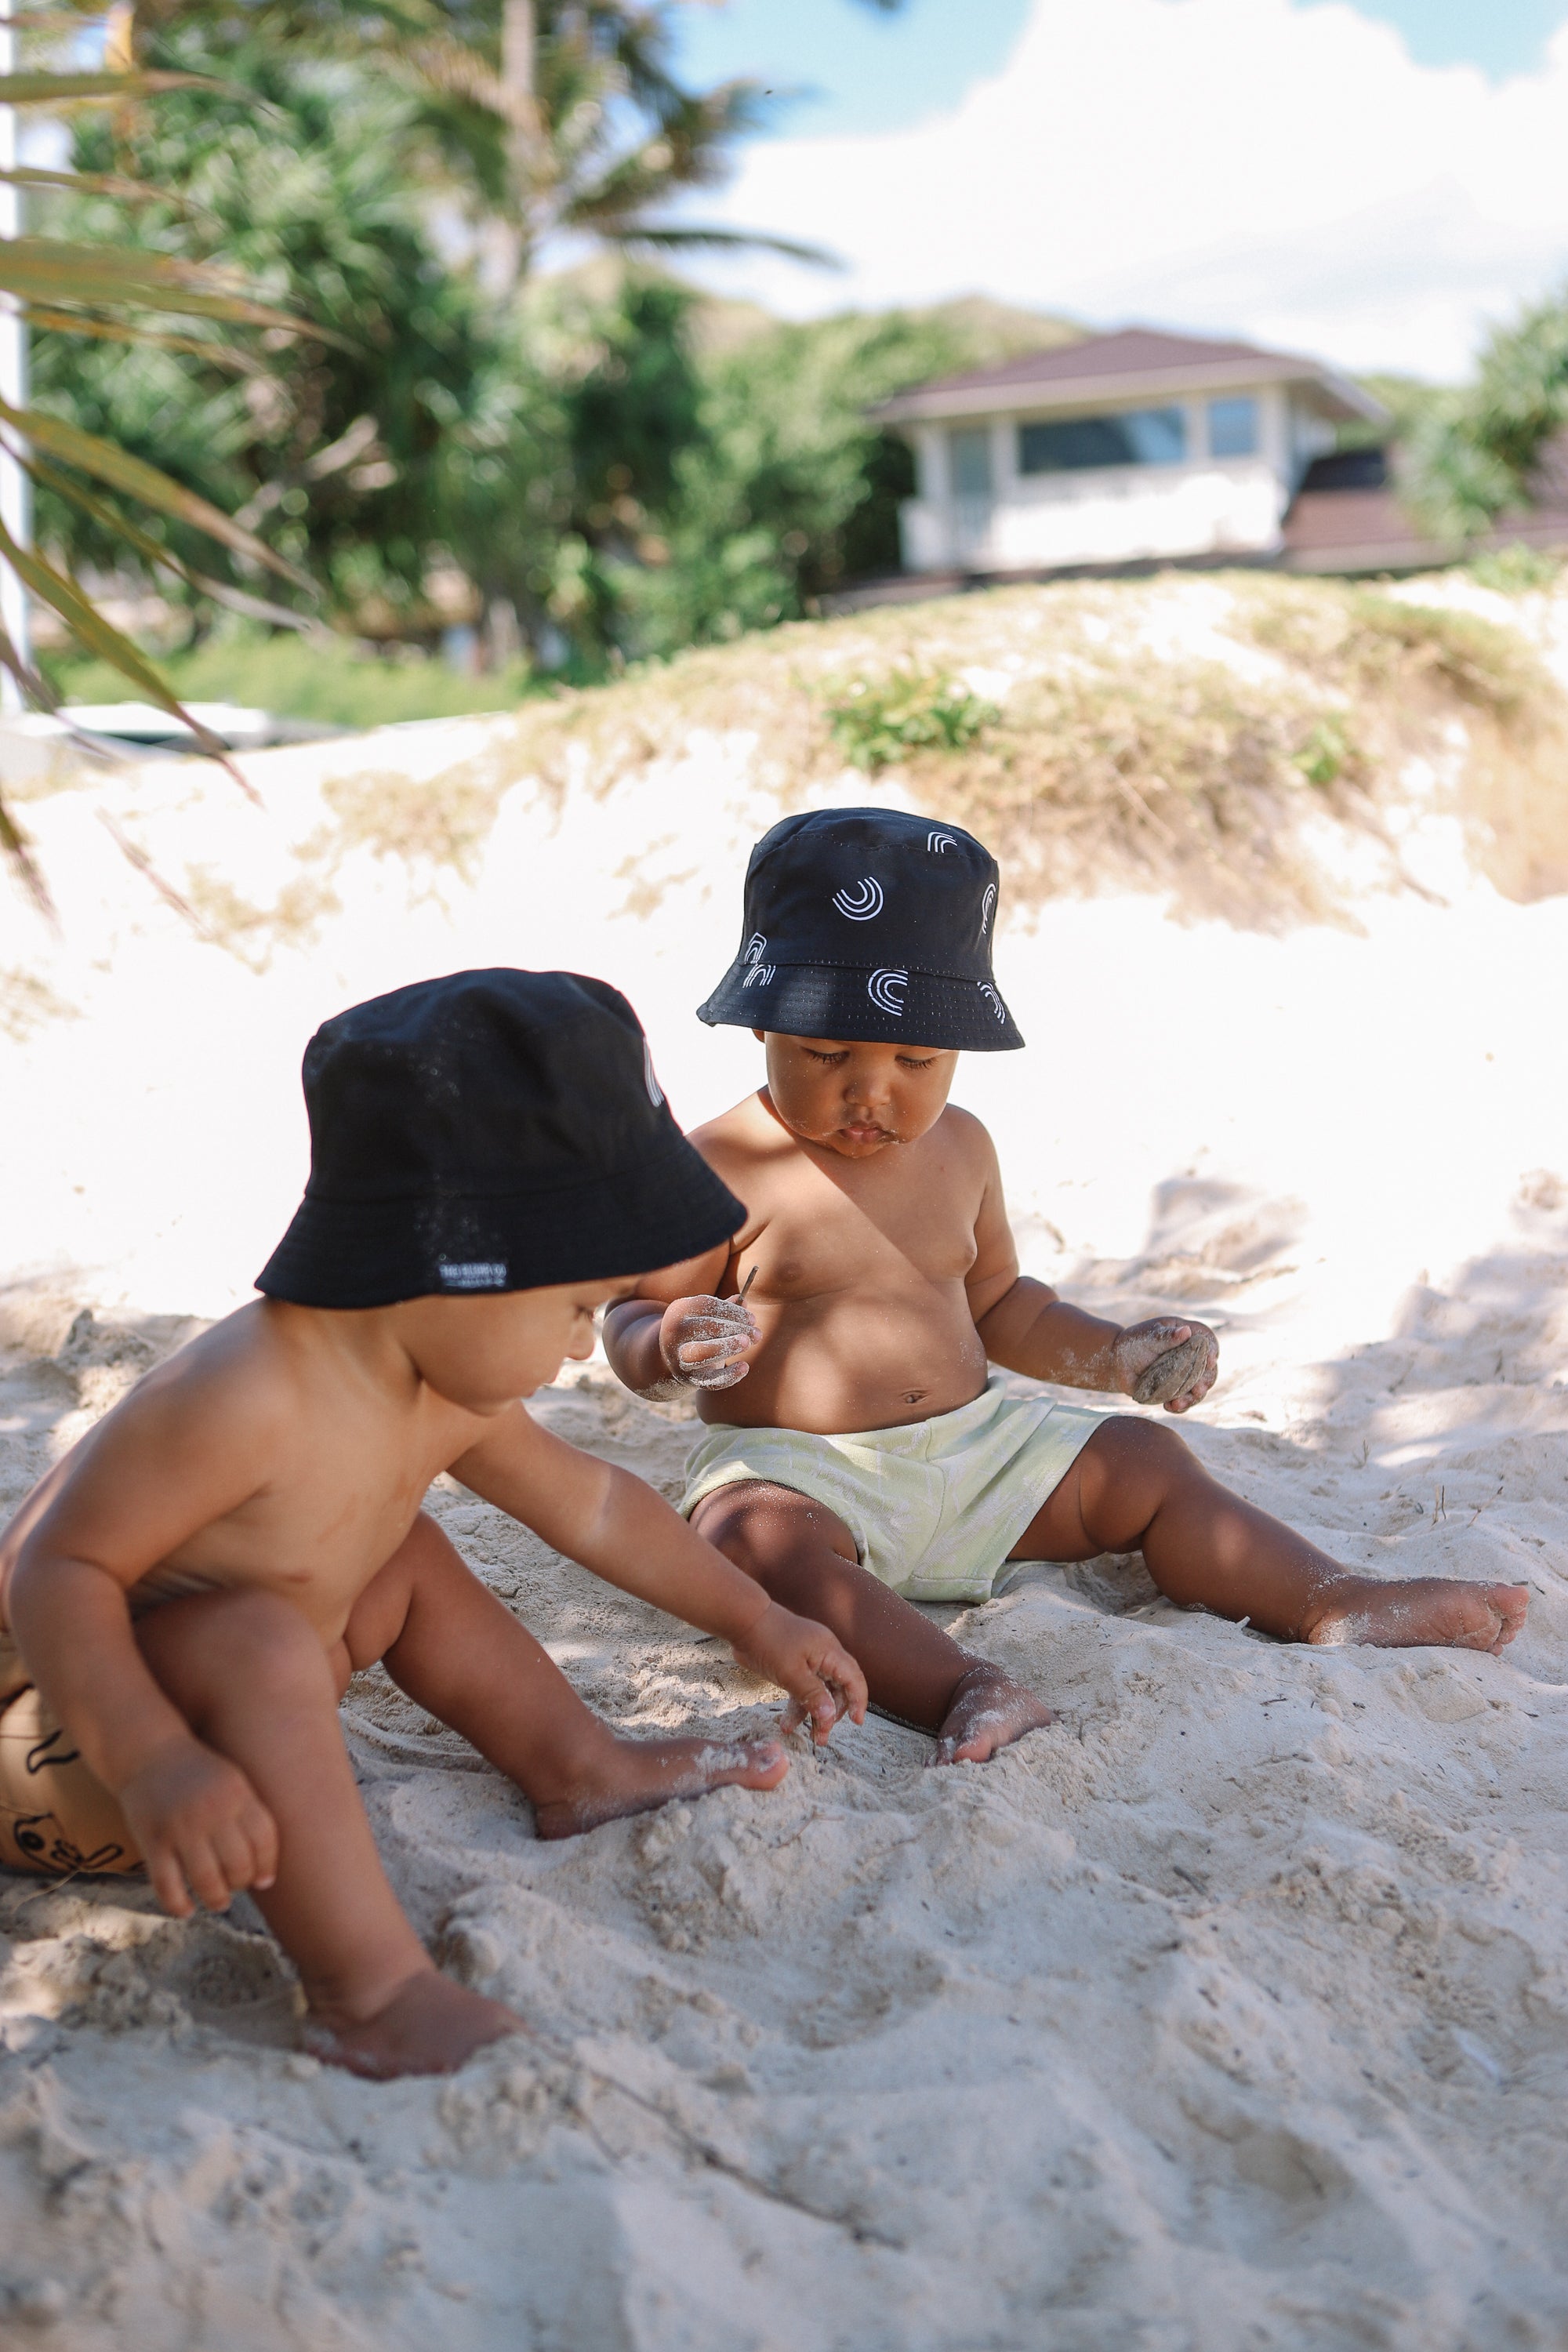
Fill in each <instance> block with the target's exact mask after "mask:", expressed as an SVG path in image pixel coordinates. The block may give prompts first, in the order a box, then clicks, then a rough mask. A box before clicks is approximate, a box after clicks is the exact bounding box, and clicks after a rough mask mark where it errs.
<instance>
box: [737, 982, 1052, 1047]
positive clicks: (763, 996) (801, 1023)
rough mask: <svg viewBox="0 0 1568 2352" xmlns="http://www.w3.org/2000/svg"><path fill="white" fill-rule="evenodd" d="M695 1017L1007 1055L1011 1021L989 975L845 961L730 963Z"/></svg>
mask: <svg viewBox="0 0 1568 2352" xmlns="http://www.w3.org/2000/svg"><path fill="white" fill-rule="evenodd" d="M697 1018H698V1019H699V1021H705V1022H706V1023H707V1024H708V1025H709V1027H710V1028H736V1029H772V1030H773V1031H774V1032H775V1033H776V1034H781V1035H784V1036H789V1037H843V1038H846V1039H847V1040H849V1041H851V1042H854V1043H864V1044H867V1045H899V1044H901V1043H902V1041H903V1040H904V1039H905V1038H908V1039H909V1041H910V1044H911V1045H931V1046H934V1047H936V1048H938V1049H939V1050H945V1051H948V1052H952V1053H960V1054H1010V1053H1016V1051H1017V1049H1018V1048H1019V1047H1020V1046H1021V1045H1023V1043H1024V1038H1023V1034H1022V1033H1021V1031H1020V1030H1019V1028H1018V1024H1017V1023H1016V1021H1015V1020H1014V1018H1013V1016H1012V1014H1011V1013H1009V1012H1008V1010H1007V1007H1006V1005H1005V1003H1003V1001H1002V998H1001V995H1000V993H999V992H998V991H997V990H996V989H995V988H994V987H993V985H992V984H991V982H989V981H974V980H955V979H953V978H952V977H951V976H950V975H949V974H947V973H944V972H931V971H889V970H888V969H886V968H884V967H881V966H879V967H878V968H877V969H875V970H873V969H871V968H870V967H869V966H862V967H855V966H850V965H844V964H808V963H796V964H785V963H781V964H776V965H770V964H763V963H745V962H742V961H736V962H734V963H732V964H731V967H730V969H729V971H727V972H726V973H725V975H724V977H723V979H722V980H721V982H720V983H719V985H718V987H717V988H716V989H715V990H714V991H713V993H712V995H711V996H710V998H709V999H708V1002H707V1003H706V1004H701V1005H699V1007H698V1010H697Z"/></svg>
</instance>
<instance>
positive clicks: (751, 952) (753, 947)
mask: <svg viewBox="0 0 1568 2352" xmlns="http://www.w3.org/2000/svg"><path fill="white" fill-rule="evenodd" d="M767 944H768V943H767V940H765V939H764V938H763V934H762V932H761V931H753V932H752V936H751V938H750V939H749V940H747V941H746V945H745V949H744V950H743V953H744V956H745V961H747V962H748V963H761V961H762V960H763V955H764V953H765V952H766V950H767Z"/></svg>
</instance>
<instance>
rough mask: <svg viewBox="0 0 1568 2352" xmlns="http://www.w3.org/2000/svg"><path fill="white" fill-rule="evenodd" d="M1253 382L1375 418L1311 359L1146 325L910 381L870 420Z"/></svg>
mask: <svg viewBox="0 0 1568 2352" xmlns="http://www.w3.org/2000/svg"><path fill="white" fill-rule="evenodd" d="M1262 383H1295V384H1301V385H1305V386H1308V387H1310V390H1311V392H1312V394H1313V395H1314V405H1315V406H1317V407H1319V408H1320V409H1321V411H1322V413H1323V415H1326V416H1330V417H1350V416H1363V417H1369V418H1372V419H1373V420H1375V421H1378V422H1381V421H1382V419H1383V416H1384V411H1383V408H1382V407H1381V405H1380V404H1379V403H1378V402H1377V401H1375V400H1373V397H1372V395H1371V394H1369V393H1364V392H1363V391H1362V390H1361V388H1360V386H1359V385H1358V384H1353V383H1350V382H1349V381H1348V379H1347V378H1345V377H1343V376H1341V375H1338V374H1336V373H1335V372H1334V371H1333V369H1331V368H1327V367H1324V366H1322V365H1321V362H1318V361H1317V360H1309V359H1302V358H1300V357H1299V356H1297V355H1296V354H1294V353H1292V352H1267V351H1262V350H1260V349H1258V346H1257V345H1255V344H1252V343H1236V342H1214V341H1209V340H1207V339H1206V338H1205V337H1203V336H1199V335H1166V334H1162V333H1161V332H1160V331H1158V330H1157V329H1155V328H1152V327H1124V328H1122V329H1121V331H1120V332H1119V333H1117V334H1114V335H1087V336H1085V337H1084V339H1083V341H1081V342H1077V343H1063V344H1059V345H1058V346H1057V348H1056V349H1054V350H1049V351H1041V352H1024V353H1023V354H1022V356H1021V357H1019V358H1017V359H1013V360H1004V361H1002V362H1000V363H999V364H998V365H996V366H994V367H984V368H971V369H969V370H968V371H967V372H966V373H964V374H963V375H949V376H938V377H937V378H936V379H935V380H934V381H933V382H932V383H919V384H913V385H911V386H910V389H909V390H908V391H907V392H900V393H898V394H895V395H894V397H893V398H892V399H891V400H884V401H880V402H879V404H877V406H876V407H875V408H873V409H872V410H871V412H870V414H871V415H873V416H874V417H876V418H877V419H878V420H879V422H880V423H882V424H884V425H903V424H914V423H917V422H925V421H927V420H930V419H933V418H941V417H950V416H951V417H958V416H992V415H1019V414H1035V415H1038V414H1040V413H1041V412H1043V411H1046V410H1050V409H1078V410H1080V411H1081V410H1084V409H1086V408H1090V407H1092V406H1094V405H1095V404H1097V403H1099V402H1103V401H1110V402H1118V401H1127V400H1152V399H1156V398H1166V397H1170V396H1173V395H1180V394H1183V393H1194V392H1225V391H1227V390H1230V389H1232V388H1236V389H1240V388H1242V387H1244V386H1250V385H1253V384H1262Z"/></svg>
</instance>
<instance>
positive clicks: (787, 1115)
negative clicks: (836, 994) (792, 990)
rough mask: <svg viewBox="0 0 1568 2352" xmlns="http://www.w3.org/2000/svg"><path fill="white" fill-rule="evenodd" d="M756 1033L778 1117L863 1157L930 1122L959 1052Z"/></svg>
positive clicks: (849, 1156)
mask: <svg viewBox="0 0 1568 2352" xmlns="http://www.w3.org/2000/svg"><path fill="white" fill-rule="evenodd" d="M756 1034H757V1035H758V1036H759V1037H761V1038H762V1039H763V1045H765V1046H766V1048H767V1055H768V1093H769V1096H770V1097H771V1098H772V1101H773V1108H774V1110H776V1111H777V1113H778V1115H779V1117H780V1118H782V1119H783V1121H784V1125H785V1126H786V1127H787V1128H789V1129H791V1130H792V1131H793V1132H794V1133H795V1134H796V1135H798V1136H800V1137H801V1138H802V1139H804V1140H805V1142H807V1143H816V1144H819V1145H820V1146H821V1147H822V1149H823V1150H825V1151H836V1152H837V1154H838V1155H839V1157H840V1158H841V1159H843V1160H869V1159H872V1158H873V1157H874V1156H875V1155H876V1153H878V1152H879V1151H885V1150H887V1149H888V1146H889V1144H892V1143H913V1142H915V1141H917V1140H918V1139H919V1138H920V1137H921V1136H922V1135H924V1134H925V1133H926V1131H927V1129H929V1128H932V1127H934V1126H935V1125H936V1122H937V1120H938V1119H939V1118H941V1117H942V1111H943V1109H944V1108H945V1106H946V1103H947V1097H948V1090H949V1088H950V1087H952V1076H953V1072H954V1071H955V1070H956V1069H957V1067H958V1055H956V1054H954V1053H948V1052H944V1051H942V1050H941V1049H939V1048H938V1047H936V1046H934V1045H866V1044H864V1043H863V1042H858V1041H856V1040H853V1039H848V1038H840V1037H787V1036H783V1035H781V1034H778V1033H777V1032H776V1031H773V1030H769V1031H767V1032H766V1034H764V1033H763V1031H762V1030H761V1029H759V1030H758V1031H757V1032H756Z"/></svg>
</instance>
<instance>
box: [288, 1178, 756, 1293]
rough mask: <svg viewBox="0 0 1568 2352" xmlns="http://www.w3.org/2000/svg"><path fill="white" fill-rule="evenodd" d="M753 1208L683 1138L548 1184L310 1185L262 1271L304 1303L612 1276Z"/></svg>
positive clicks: (645, 1265) (731, 1223)
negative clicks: (644, 1155)
mask: <svg viewBox="0 0 1568 2352" xmlns="http://www.w3.org/2000/svg"><path fill="white" fill-rule="evenodd" d="M745 1220H746V1212H745V1209H744V1208H743V1206H742V1203H741V1202H739V1201H737V1200H736V1198H735V1196H734V1194H733V1193H732V1192H731V1191H730V1189H729V1187H728V1186H727V1185H725V1184H722V1183H721V1182H720V1181H719V1179H718V1177H717V1176H715V1174H714V1173H713V1171H712V1170H711V1169H710V1167H709V1165H708V1163H707V1161H706V1160H704V1159H703V1158H702V1157H701V1155H700V1153H699V1152H697V1151H696V1150H693V1148H692V1147H691V1145H690V1144H689V1143H688V1142H687V1141H686V1140H685V1139H684V1138H682V1139H680V1140H679V1143H678V1145H677V1147H676V1148H675V1150H671V1151H668V1152H664V1153H661V1154H659V1155H658V1157H657V1158H652V1159H649V1160H645V1161H644V1162H643V1163H642V1164H641V1165H639V1166H638V1167H637V1168H636V1169H633V1170H627V1171H622V1172H620V1173H617V1174H616V1175H613V1176H603V1177H599V1178H597V1179H595V1180H594V1181H589V1182H584V1183H575V1184H572V1185H569V1186H560V1187H555V1188H552V1189H550V1190H545V1191H533V1192H504V1193H483V1194H480V1193H473V1192H464V1193H456V1192H453V1193H434V1194H430V1193H421V1194H419V1195H417V1196H405V1197H403V1198H400V1199H396V1200H375V1201H349V1200H321V1199H319V1198H313V1197H312V1196H311V1195H310V1193H309V1192H307V1194H306V1196H305V1198H304V1200H303V1201H301V1202H300V1207H299V1209H298V1211H297V1212H296V1213H295V1216H294V1219H293V1222H292V1223H291V1224H290V1225H289V1230H288V1232H287V1233H286V1234H284V1236H283V1238H282V1240H281V1241H280V1242H279V1244H278V1247H277V1248H276V1249H275V1250H274V1252H273V1254H272V1255H271V1257H270V1258H268V1262H267V1264H266V1265H265V1266H264V1267H263V1268H262V1270H261V1272H260V1274H259V1275H258V1276H257V1281H256V1286H257V1288H258V1290H260V1291H264V1292H265V1293H266V1294H267V1296H268V1297H269V1298H281V1299H287V1300H289V1302H290V1303H291V1304H293V1305H295V1306H298V1307H340V1308H356V1307H357V1308H363V1307H395V1306H396V1305H398V1304H399V1302H400V1301H401V1300H403V1299H406V1298H426V1297H435V1296H446V1297H472V1296H473V1295H475V1294H476V1293H482V1292H486V1291H489V1292H498V1291H511V1290H542V1289H544V1288H546V1287H547V1286H549V1285H551V1284H552V1283H560V1282H607V1281H614V1280H616V1278H617V1277H619V1276H625V1275H630V1274H651V1273H652V1272H653V1271H654V1270H655V1268H656V1267H658V1266H664V1265H679V1264H680V1263H681V1261H682V1260H684V1259H686V1258H690V1257H698V1256H700V1255H701V1254H702V1253H703V1252H704V1251H705V1250H710V1249H717V1248H718V1247H719V1244H721V1242H728V1241H729V1240H730V1238H731V1235H732V1234H736V1233H738V1232H739V1231H740V1228H741V1227H742V1225H743V1224H744V1223H745Z"/></svg>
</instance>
